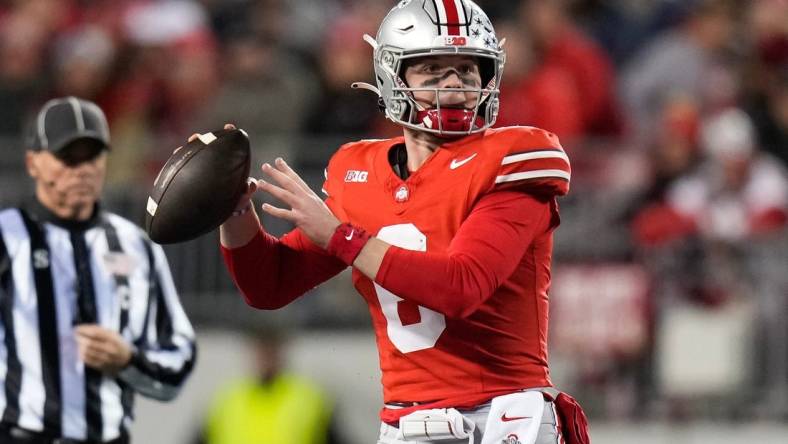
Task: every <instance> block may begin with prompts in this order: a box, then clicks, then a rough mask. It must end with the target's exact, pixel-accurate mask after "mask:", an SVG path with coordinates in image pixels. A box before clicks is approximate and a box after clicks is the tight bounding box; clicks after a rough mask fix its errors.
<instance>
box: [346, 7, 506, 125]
mask: <svg viewBox="0 0 788 444" xmlns="http://www.w3.org/2000/svg"><path fill="white" fill-rule="evenodd" d="M364 40H366V41H367V42H368V43H369V44H370V45H372V47H373V49H374V55H373V59H374V60H373V63H374V66H375V77H376V79H377V88H375V87H374V86H372V85H369V84H366V83H360V82H359V83H354V84H353V87H354V88H365V89H370V90H372V91H374V92H376V93H377V94H378V95H379V96H380V98H381V101H382V104H381V105H382V106H385V113H386V117H388V118H389V119H391V120H392V121H393V122H395V123H397V124H399V125H402V126H406V127H408V128H413V129H416V130H419V131H427V132H430V133H434V134H438V135H440V136H460V135H468V134H472V133H476V132H479V131H483V130H485V129H487V128H489V127H490V126H492V125H493V124H494V123H495V119H496V118H497V116H498V103H499V102H498V96H499V89H498V88H499V85H500V83H501V75H502V73H503V66H504V63H505V54H504V52H503V49H502V46H503V42H499V41H498V38H497V37H496V36H495V31H494V29H493V26H492V23H490V19H489V18H487V15H486V14H485V13H484V11H482V10H481V8H479V6H478V5H476V4H475V3H474V2H472V1H470V0H415V1H414V0H403V1H401V2H400V3H399V4H398V5H397V6H395V7H394V8H393V9H392V10H391V11H390V12H389V13H388V15H386V17H385V18H384V19H383V23H381V25H380V29H379V30H378V35H377V38H376V39H373V38H372V37H370V36H369V35H364ZM436 55H466V56H472V57H475V58H476V59H477V60H478V61H479V70H480V73H481V76H482V85H481V87H479V88H468V87H463V88H424V87H421V88H418V87H411V86H409V85H407V84H406V83H405V80H404V72H403V71H404V69H403V67H404V66H405V64H406V62H407V61H408V60H409V59H415V58H418V57H425V56H436ZM416 91H432V92H434V94H435V97H436V98H437V99H436V100H437V103H436V105H435V108H433V109H425V108H424V107H423V106H422V105H421V104H419V103H418V102H416V100H415V98H414V94H413V93H414V92H416ZM457 91H460V92H464V93H466V94H477V95H478V100H477V101H476V106H475V108H474V109H456V108H453V107H442V106H441V100H440V96H441V93H442V92H443V93H444V94H445V93H448V92H457Z"/></svg>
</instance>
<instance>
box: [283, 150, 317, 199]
mask: <svg viewBox="0 0 788 444" xmlns="http://www.w3.org/2000/svg"><path fill="white" fill-rule="evenodd" d="M274 163H275V164H276V168H277V169H278V170H279V171H281V172H283V173H285V175H287V177H289V178H290V179H292V180H293V182H295V183H296V184H297V185H298V186H300V187H301V188H302V189H304V191H307V192H309V193H312V189H311V188H309V185H307V184H306V182H304V180H303V179H301V176H299V175H298V173H296V172H295V171H294V170H293V169H292V168H290V165H288V164H287V162H285V160H284V159H282V158H281V157H277V158H276V160H275V161H274Z"/></svg>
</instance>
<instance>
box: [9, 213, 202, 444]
mask: <svg viewBox="0 0 788 444" xmlns="http://www.w3.org/2000/svg"><path fill="white" fill-rule="evenodd" d="M79 323H97V324H100V325H101V326H103V327H105V328H110V329H114V330H115V331H118V332H120V334H121V335H122V336H123V337H124V338H125V339H126V340H127V341H128V342H129V343H130V344H133V347H134V350H135V352H134V355H133V358H132V361H131V363H130V365H129V366H128V367H127V368H125V369H124V370H123V371H121V373H120V374H118V375H117V376H114V377H113V376H110V375H106V374H102V373H100V372H99V371H97V370H95V369H92V368H89V367H86V366H85V365H84V364H83V363H82V361H81V360H80V358H79V356H78V351H77V343H76V340H75V336H74V326H75V325H76V324H79ZM195 354H196V348H195V343H194V331H193V329H192V326H191V324H190V323H189V320H188V319H187V317H186V315H185V313H184V311H183V309H182V307H181V305H180V302H179V300H178V295H177V292H176V290H175V287H174V285H173V281H172V277H171V275H170V270H169V267H168V265H167V260H166V258H165V256H164V252H163V250H162V249H161V247H160V246H158V245H156V244H153V243H151V242H150V241H149V240H148V239H147V237H146V236H145V234H144V232H143V231H142V230H141V229H140V228H138V227H137V226H136V225H134V224H133V223H131V222H129V221H128V220H126V219H123V218H122V217H120V216H118V215H115V214H112V213H108V212H104V211H100V210H98V209H97V210H96V211H95V215H94V216H93V218H92V219H91V220H89V221H86V222H75V221H67V220H63V219H58V218H57V217H56V216H55V215H54V214H53V213H51V212H50V211H48V210H47V209H46V208H44V207H43V206H41V205H40V204H39V203H37V202H36V203H33V204H30V205H27V206H25V207H23V208H12V209H6V210H3V211H0V423H2V425H3V426H5V427H19V428H23V429H27V430H31V431H41V432H45V433H47V434H51V435H53V436H62V437H65V438H71V439H77V440H88V441H91V442H101V441H108V440H112V439H115V438H117V437H119V436H121V434H125V433H126V431H127V430H128V427H129V425H130V421H131V418H132V404H133V393H134V392H138V393H140V394H142V395H145V396H149V397H152V398H156V399H160V400H168V399H171V398H173V397H174V396H175V395H176V394H177V392H178V390H179V388H180V387H181V385H182V384H183V382H184V380H185V379H186V377H187V376H188V375H189V373H190V372H191V369H192V367H193V366H194V361H195Z"/></svg>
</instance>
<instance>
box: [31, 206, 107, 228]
mask: <svg viewBox="0 0 788 444" xmlns="http://www.w3.org/2000/svg"><path fill="white" fill-rule="evenodd" d="M25 209H26V210H27V212H28V213H29V214H30V216H31V217H32V218H33V219H34V220H37V221H38V222H49V223H51V224H54V225H57V226H59V227H61V228H65V229H67V230H70V231H85V230H88V229H90V228H93V227H95V226H96V225H98V223H99V220H100V215H101V209H100V208H99V205H98V203H97V204H96V206H95V207H94V208H93V214H92V215H91V216H90V218H89V219H87V220H73V219H64V218H62V217H60V216H58V215H56V214H55V213H53V212H52V210H50V209H49V208H47V207H45V206H44V205H42V204H41V202H39V201H38V199H35V198H33V199H31V200H30V201H29V202H27V203H26V204H25Z"/></svg>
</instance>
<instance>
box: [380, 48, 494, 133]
mask: <svg viewBox="0 0 788 444" xmlns="http://www.w3.org/2000/svg"><path fill="white" fill-rule="evenodd" d="M380 51H381V52H382V53H383V57H384V58H386V59H388V58H389V57H391V59H393V60H395V61H396V62H395V63H394V66H390V65H388V64H382V66H383V67H384V69H385V70H386V71H387V74H388V75H389V76H390V78H391V79H392V80H393V83H394V87H393V88H391V93H392V94H391V96H390V98H389V101H388V103H387V104H386V105H387V106H386V116H387V117H388V118H389V119H391V120H392V121H394V122H395V123H397V124H399V125H402V126H405V127H408V128H412V129H415V130H418V131H425V132H429V133H433V134H436V135H439V136H449V137H452V136H466V135H469V134H473V133H477V132H480V131H484V130H486V129H487V128H489V127H490V126H492V125H493V124H494V123H495V119H496V118H497V115H498V96H499V94H500V91H499V89H498V81H499V76H498V72H499V71H500V70H499V69H498V67H497V66H496V64H497V61H498V59H497V58H494V57H491V56H490V55H486V54H480V53H478V52H476V51H452V52H438V51H434V50H431V51H428V52H427V51H412V52H409V53H403V54H392V52H391V51H387V50H385V49H383V50H380ZM377 52H378V51H376V53H377ZM458 55H466V56H470V57H473V58H474V59H475V60H476V61H477V63H478V66H479V73H480V75H481V84H480V85H479V86H476V87H471V86H469V85H467V84H465V83H463V86H462V87H460V88H441V87H438V86H434V87H431V86H418V85H416V86H412V85H408V84H407V82H406V81H405V70H406V69H407V67H408V66H409V65H410V64H412V63H417V61H418V60H419V59H424V58H431V57H440V56H458ZM376 65H377V64H376ZM448 70H453V71H455V73H456V74H455V75H457V76H458V77H460V78H461V76H460V74H459V73H457V72H456V69H454V68H448ZM420 92H429V93H432V94H433V97H434V105H433V106H432V107H427V106H425V105H424V104H423V103H420V102H419V101H417V100H416V94H417V93H420ZM457 93H461V94H464V95H465V96H466V98H467V97H473V96H475V105H473V106H472V107H466V106H463V107H458V106H457V104H456V103H455V104H447V103H446V100H445V97H446V96H447V95H448V94H457Z"/></svg>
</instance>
